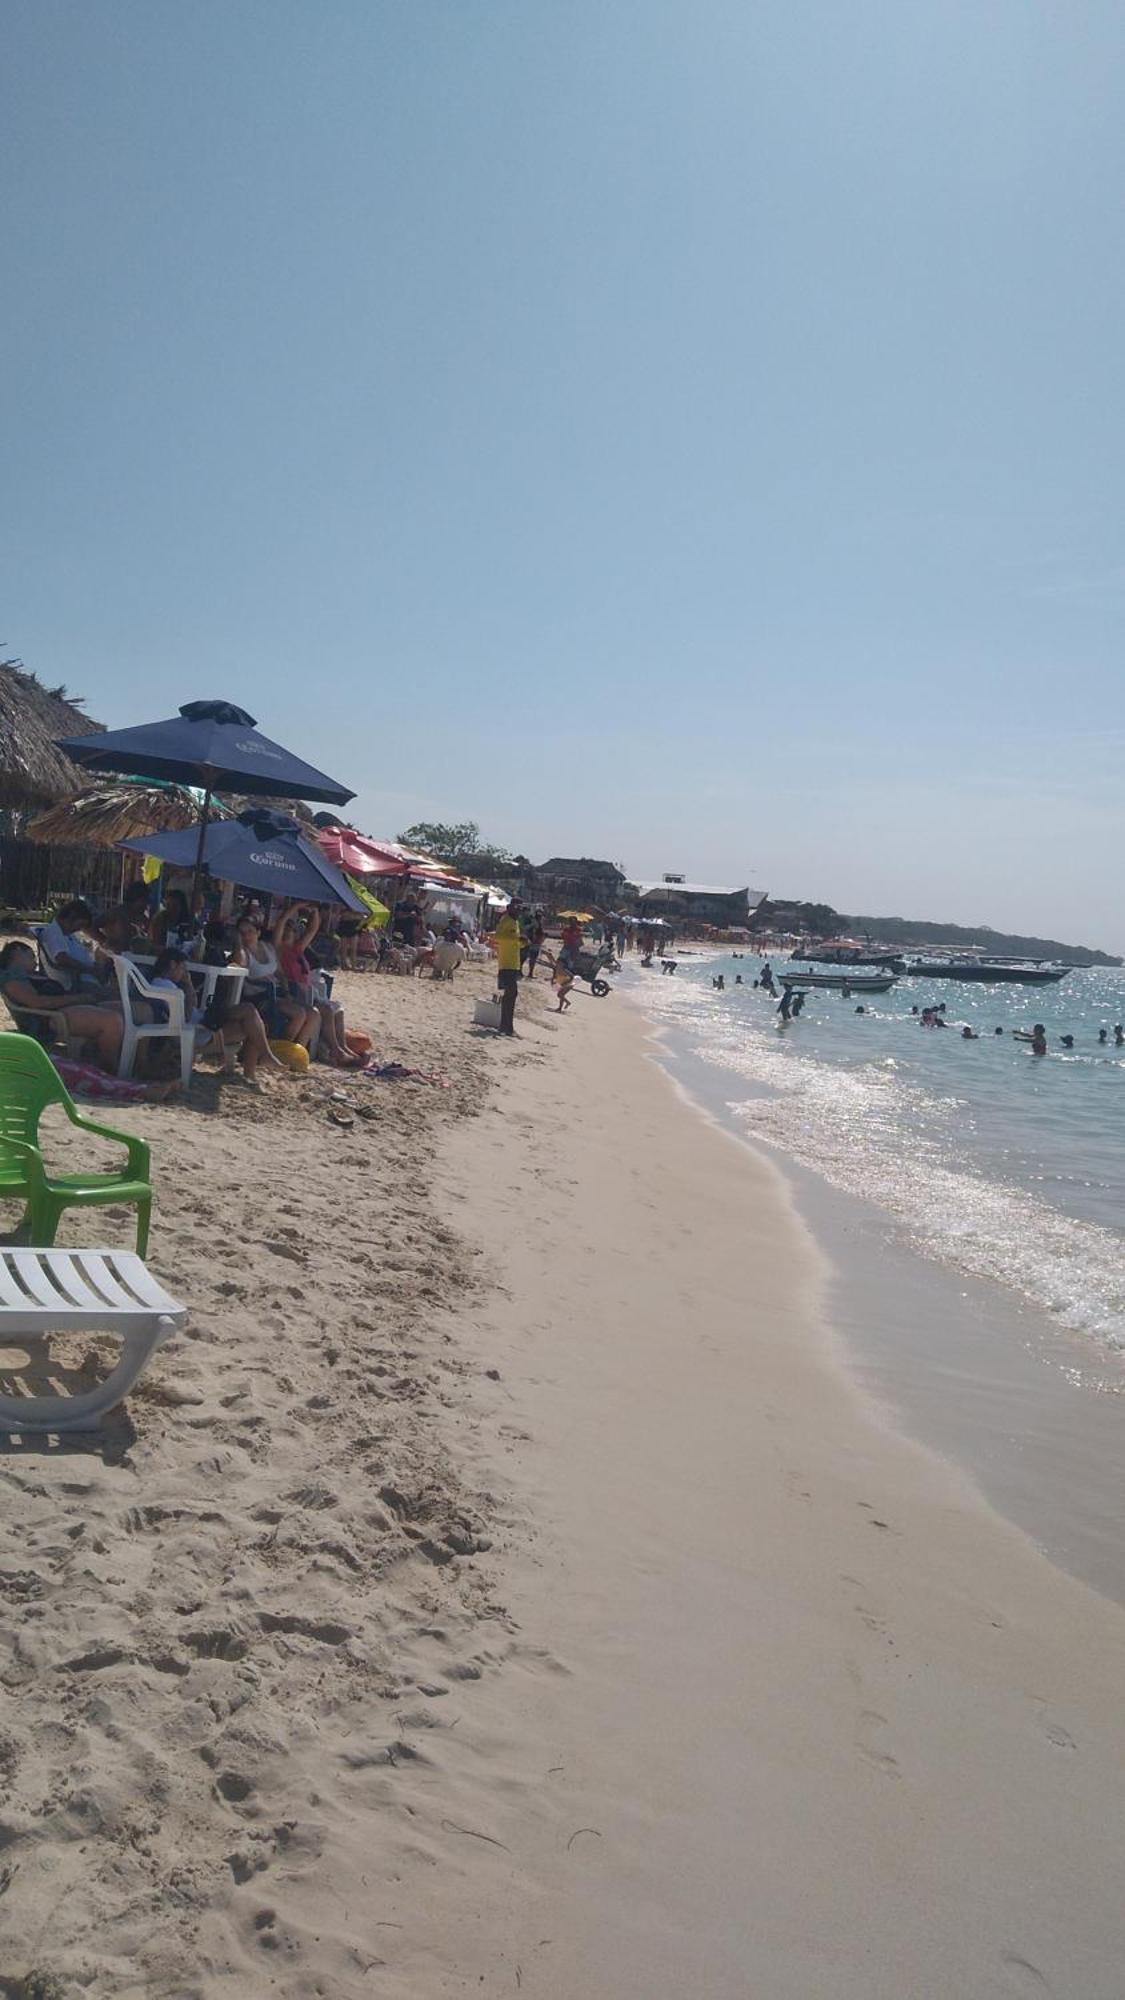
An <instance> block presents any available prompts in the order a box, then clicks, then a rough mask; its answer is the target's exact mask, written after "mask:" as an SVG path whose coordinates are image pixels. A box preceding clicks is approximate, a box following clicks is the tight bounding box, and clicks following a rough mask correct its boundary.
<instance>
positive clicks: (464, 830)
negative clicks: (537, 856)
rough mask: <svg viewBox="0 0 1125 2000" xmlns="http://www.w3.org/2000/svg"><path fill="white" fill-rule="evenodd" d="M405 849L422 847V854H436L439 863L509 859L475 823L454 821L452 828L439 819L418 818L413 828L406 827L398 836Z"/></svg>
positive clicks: (505, 849) (503, 850) (505, 852)
mask: <svg viewBox="0 0 1125 2000" xmlns="http://www.w3.org/2000/svg"><path fill="white" fill-rule="evenodd" d="M398 837H399V839H400V841H401V842H402V844H403V846H404V847H418V848H421V850H422V852H423V853H424V854H436V855H437V857H438V859H439V860H440V861H453V862H457V861H467V860H468V859H470V857H471V858H472V859H473V860H479V861H502V862H507V861H510V860H511V858H512V857H511V855H510V854H509V853H508V850H507V848H505V847H496V846H494V845H493V843H492V842H491V841H488V840H483V839H482V838H481V830H480V828H479V826H478V825H477V823H476V821H475V820H472V819H466V820H457V821H455V822H453V823H452V824H451V825H446V824H444V823H443V822H442V821H441V820H429V819H420V820H419V821H418V823H417V825H416V826H408V827H407V828H406V829H405V831H404V832H402V833H400V834H399V836H398Z"/></svg>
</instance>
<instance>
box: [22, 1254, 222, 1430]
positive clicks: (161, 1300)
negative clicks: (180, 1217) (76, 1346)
mask: <svg viewBox="0 0 1125 2000" xmlns="http://www.w3.org/2000/svg"><path fill="white" fill-rule="evenodd" d="M186 1318H187V1310H186V1308H185V1307H184V1306H182V1305H180V1304H178V1302H177V1301H176V1300H175V1299H174V1298H172V1297H171V1296H170V1295H169V1293H167V1292H166V1291H165V1290H164V1289H163V1287H162V1286H161V1285H158V1284H157V1282H156V1279H155V1278H154V1277H153V1276H152V1274H151V1272H150V1271H148V1270H147V1269H146V1267H145V1265H144V1264H143V1263H142V1262H141V1259H140V1258H139V1257H137V1256H135V1255H134V1254H133V1252H132V1251H131V1250H0V1348H4V1347H23V1346H25V1345H26V1344H27V1342H29V1341H31V1340H43V1339H45V1338H46V1336H47V1335H48V1334H51V1333H63V1332H74V1331H77V1332H81V1333H116V1334H119V1335H120V1336H121V1359H120V1360H119V1361H118V1363H117V1366H116V1367H115V1368H114V1369H113V1370H112V1371H111V1372H110V1374H109V1375H107V1376H106V1378H105V1381H104V1382H102V1383H100V1384H99V1386H98V1387H97V1388H96V1389H89V1390H87V1391H86V1392H85V1393H84V1394H81V1395H77V1396H7V1395H3V1394H0V1431H77V1430H95V1429H97V1427H98V1425H99V1424H100V1423H101V1420H102V1418H103V1417H104V1416H106V1415H107V1413H108V1412H109V1411H110V1410H112V1409H113V1408H114V1407H115V1405H116V1404H118V1403H120V1402H121V1401H122V1400H123V1399H124V1397H126V1396H127V1395H128V1393H129V1391H130V1389H131V1388H132V1386H133V1384H134V1382H135V1381H136V1380H137V1378H138V1376H139V1375H140V1374H141V1373H142V1371H143V1369H145V1368H146V1367H147V1365H148V1362H149V1360H150V1358H151V1356H152V1355H153V1354H155V1352H156V1350H157V1348H158V1347H160V1346H161V1345H162V1344H163V1342H164V1341H166V1340H167V1339H168V1338H169V1337H170V1335H171V1334H173V1333H174V1332H175V1331H176V1329H177V1328H178V1327H181V1326H182V1325H183V1323H184V1320H185V1319H186Z"/></svg>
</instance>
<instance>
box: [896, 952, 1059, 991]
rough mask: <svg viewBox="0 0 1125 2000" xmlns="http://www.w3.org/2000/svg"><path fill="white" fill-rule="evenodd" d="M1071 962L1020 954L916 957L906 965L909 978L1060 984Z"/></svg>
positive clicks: (980, 983)
mask: <svg viewBox="0 0 1125 2000" xmlns="http://www.w3.org/2000/svg"><path fill="white" fill-rule="evenodd" d="M1073 970H1074V968H1073V966H1070V965H1048V964H1046V963H1045V962H1043V961H1042V960H1038V959H1037V960H1030V959H1017V958H917V959H914V960H913V961H912V962H911V963H910V964H909V965H908V966H907V968H906V973H907V978H909V979H960V980H964V981H966V982H967V983H969V984H971V985H974V986H1057V985H1058V983H1059V981H1060V979H1065V978H1066V975H1067V973H1068V972H1072V971H1073Z"/></svg>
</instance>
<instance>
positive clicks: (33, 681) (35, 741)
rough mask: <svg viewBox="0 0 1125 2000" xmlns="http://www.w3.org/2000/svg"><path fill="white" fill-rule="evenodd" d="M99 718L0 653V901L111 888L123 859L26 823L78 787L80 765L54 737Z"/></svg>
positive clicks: (92, 726) (20, 904) (92, 731)
mask: <svg viewBox="0 0 1125 2000" xmlns="http://www.w3.org/2000/svg"><path fill="white" fill-rule="evenodd" d="M101 727H102V725H101V723H100V722H95V721H94V720H93V718H92V717H91V716H89V715H84V714H83V712H82V710H81V708H80V707H78V706H77V703H76V701H75V700H70V699H68V698H67V695H66V690H65V689H64V688H61V687H59V688H47V687H44V686H43V683H42V682H41V681H40V680H38V679H37V678H36V676H35V675H34V674H32V673H28V672H27V671H26V670H25V669H24V668H23V667H22V666H21V665H20V663H19V661H18V660H4V661H0V904H2V905H3V907H4V908H6V909H10V910H19V911H28V910H35V911H37V910H41V909H42V908H43V907H44V906H45V904H46V902H47V899H48V897H50V896H56V895H76V894H87V893H90V894H93V895H95V896H96V895H99V894H105V893H112V889H113V885H114V884H115V883H116V881H117V878H118V875H119V873H120V862H119V861H117V860H112V859H110V858H109V857H107V856H106V855H105V854H102V853H95V852H92V851H91V850H89V849H87V850H86V851H85V852H83V851H82V850H81V849H79V848H75V847H72V846H67V847H58V846H53V845H47V846H45V845H43V844H42V843H41V842H33V841H30V840H28V838H27V823H28V820H29V819H31V818H33V817H34V815H35V814H36V813H39V812H41V811H42V810H43V809H44V808H45V807H48V806H53V805H56V804H57V803H58V802H59V801H60V800H62V799H66V798H69V797H70V796H71V795H72V794H73V792H74V790H75V772H74V765H73V764H72V762H71V760H70V758H69V757H68V756H66V755H65V753H64V752H63V751H61V750H60V749H59V748H58V746H57V744H56V742H55V738H56V737H57V736H58V735H60V734H61V732H62V731H63V730H68V731H69V732H70V734H71V735H72V736H79V735H86V736H93V735H96V734H98V733H99V732H100V730H101Z"/></svg>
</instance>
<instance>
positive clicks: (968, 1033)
mask: <svg viewBox="0 0 1125 2000" xmlns="http://www.w3.org/2000/svg"><path fill="white" fill-rule="evenodd" d="M961 1040H962V1041H963V1042H979V1040H980V1036H979V1035H978V1034H977V1031H976V1029H975V1028H970V1026H969V1024H968V1022H967V1021H966V1023H965V1025H964V1027H963V1028H962V1030H961Z"/></svg>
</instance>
